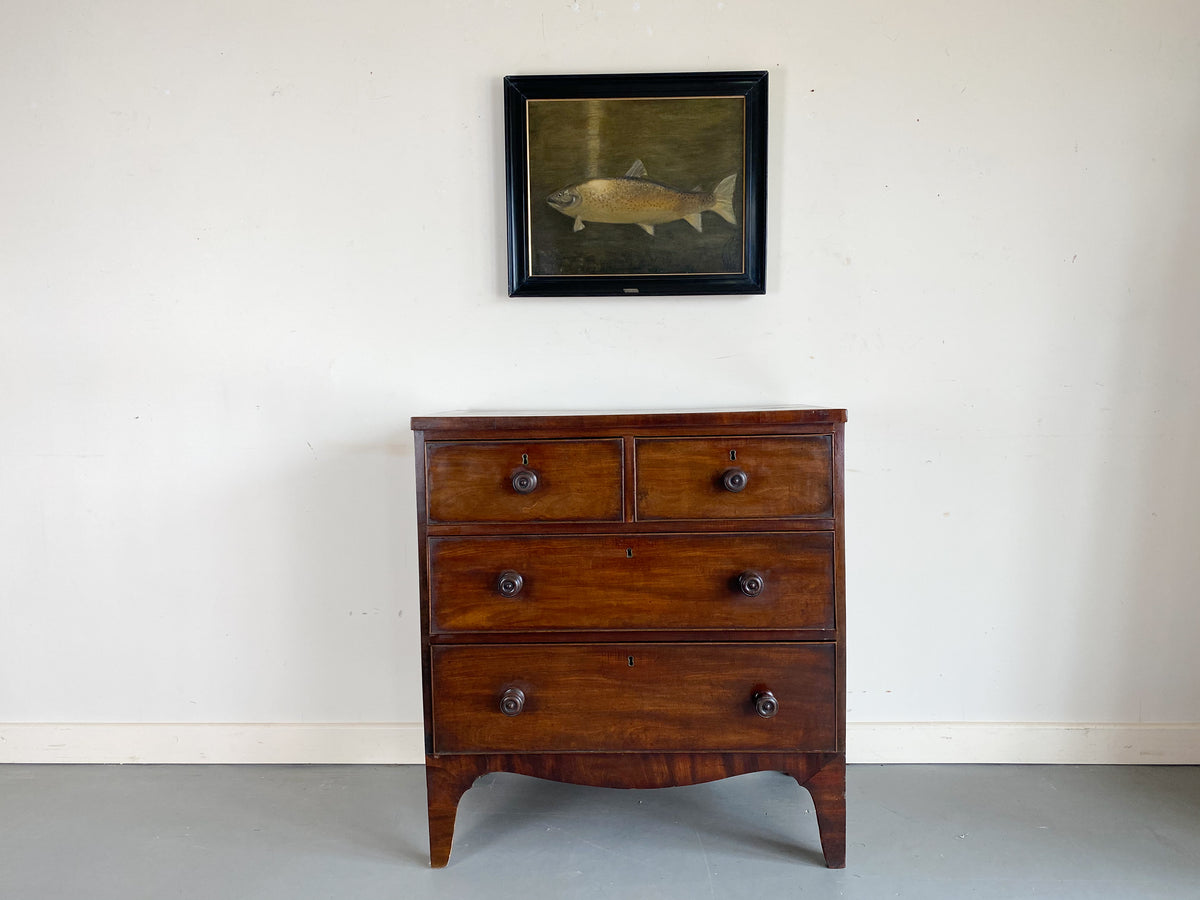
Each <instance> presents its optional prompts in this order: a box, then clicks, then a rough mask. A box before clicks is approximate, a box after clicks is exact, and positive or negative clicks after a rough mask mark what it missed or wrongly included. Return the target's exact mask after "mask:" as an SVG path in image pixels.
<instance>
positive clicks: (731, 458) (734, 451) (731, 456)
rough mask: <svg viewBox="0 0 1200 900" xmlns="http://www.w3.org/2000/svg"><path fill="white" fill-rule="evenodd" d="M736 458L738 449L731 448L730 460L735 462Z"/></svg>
mask: <svg viewBox="0 0 1200 900" xmlns="http://www.w3.org/2000/svg"><path fill="white" fill-rule="evenodd" d="M736 459H737V451H736V450H730V451H729V461H730V462H733V461H734V460H736Z"/></svg>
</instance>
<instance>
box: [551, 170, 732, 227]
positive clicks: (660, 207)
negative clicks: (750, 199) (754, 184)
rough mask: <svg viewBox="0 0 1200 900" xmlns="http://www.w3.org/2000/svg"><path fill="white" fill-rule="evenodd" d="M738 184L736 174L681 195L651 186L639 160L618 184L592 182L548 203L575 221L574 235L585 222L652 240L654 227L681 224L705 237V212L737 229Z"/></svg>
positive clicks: (608, 180) (556, 195) (559, 194)
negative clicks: (626, 228) (624, 228)
mask: <svg viewBox="0 0 1200 900" xmlns="http://www.w3.org/2000/svg"><path fill="white" fill-rule="evenodd" d="M736 184H737V174H736V173H735V174H733V175H729V176H727V177H726V178H724V179H722V180H721V182H720V184H718V185H717V186H716V187H715V188H713V190H712V191H711V192H710V191H704V190H701V189H700V188H699V187H697V188H696V189H695V190H691V191H681V190H678V189H676V188H673V187H670V186H668V185H665V184H660V183H659V182H657V181H653V180H651V179H650V178H649V177H648V176H647V174H646V167H645V166H644V165H643V164H642V161H641V160H640V159H639V160H637V161H636V162H634V164H633V165H632V166H631V167H630V168H629V171H628V172H626V173H625V174H624V175H622V176H621V177H619V178H592V179H589V180H587V181H584V182H580V183H579V184H573V185H569V186H568V187H565V188H562V189H561V190H557V191H555V192H554V193H553V194H551V195H550V196H549V197H547V198H546V202H547V203H548V204H550V206H552V207H553V208H554V209H557V210H558V211H559V212H560V213H562V214H563V215H564V216H568V217H570V218H572V219H574V220H575V226H574V228H573V230H574V231H581V230H582V229H583V227H584V223H585V222H601V223H607V224H614V225H637V226H638V227H639V228H641V229H642V230H643V231H645V232H646V234H648V235H651V236H653V235H654V226H655V225H665V224H666V223H668V222H675V221H678V220H679V219H683V221H685V222H687V223H688V224H689V225H691V226H692V227H693V228H695V229H696V230H697V231H703V230H704V228H703V222H702V221H701V215H702V214H703V213H706V212H715V213H716V214H717V215H719V216H720V217H721V218H722V219H724V220H725V221H726V222H728V223H730V224H731V225H736V224H737V216H736V215H735V214H734V211H733V190H734V187H735V185H736Z"/></svg>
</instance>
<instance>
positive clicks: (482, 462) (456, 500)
mask: <svg viewBox="0 0 1200 900" xmlns="http://www.w3.org/2000/svg"><path fill="white" fill-rule="evenodd" d="M425 450H426V460H427V462H426V479H427V480H426V485H427V497H428V504H429V506H428V512H429V521H430V523H434V524H437V523H451V522H619V521H620V520H621V492H622V484H623V480H622V479H623V476H622V463H623V454H624V450H623V442H622V441H621V440H620V439H619V438H615V439H611V440H593V441H586V440H585V441H444V442H441V441H435V442H431V443H429V444H426V447H425Z"/></svg>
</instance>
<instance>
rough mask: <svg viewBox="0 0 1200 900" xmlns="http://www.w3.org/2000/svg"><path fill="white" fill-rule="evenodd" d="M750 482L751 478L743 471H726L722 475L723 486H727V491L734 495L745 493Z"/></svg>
mask: <svg viewBox="0 0 1200 900" xmlns="http://www.w3.org/2000/svg"><path fill="white" fill-rule="evenodd" d="M749 480H750V476H749V475H747V474H746V473H745V471H743V470H742V469H726V470H725V471H724V472H723V473H722V475H721V484H723V485H725V490H727V491H730V492H732V493H734V494H736V493H738V492H739V491H744V490H745V489H746V483H747V482H748V481H749Z"/></svg>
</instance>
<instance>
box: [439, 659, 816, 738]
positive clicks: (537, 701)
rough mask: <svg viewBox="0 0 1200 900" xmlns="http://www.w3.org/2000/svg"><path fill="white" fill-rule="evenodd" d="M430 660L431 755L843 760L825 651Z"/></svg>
mask: <svg viewBox="0 0 1200 900" xmlns="http://www.w3.org/2000/svg"><path fill="white" fill-rule="evenodd" d="M430 650H431V653H432V664H431V679H432V696H433V709H434V720H433V721H434V725H433V743H434V752H435V753H504V752H516V751H520V752H554V751H583V750H595V751H602V750H610V751H612V750H632V751H638V750H642V751H672V750H674V751H693V752H695V751H772V750H787V751H802V752H803V751H835V750H837V749H838V748H837V711H836V704H835V701H834V696H835V691H834V686H835V680H836V679H835V672H836V665H837V664H836V651H835V645H834V644H832V643H796V644H783V643H755V644H748V643H731V644H639V643H630V644H551V645H543V646H531V645H525V646H522V645H512V644H502V645H489V646H481V645H450V644H446V645H439V646H434V647H431V648H430ZM768 716H769V717H768Z"/></svg>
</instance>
